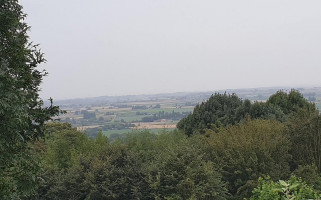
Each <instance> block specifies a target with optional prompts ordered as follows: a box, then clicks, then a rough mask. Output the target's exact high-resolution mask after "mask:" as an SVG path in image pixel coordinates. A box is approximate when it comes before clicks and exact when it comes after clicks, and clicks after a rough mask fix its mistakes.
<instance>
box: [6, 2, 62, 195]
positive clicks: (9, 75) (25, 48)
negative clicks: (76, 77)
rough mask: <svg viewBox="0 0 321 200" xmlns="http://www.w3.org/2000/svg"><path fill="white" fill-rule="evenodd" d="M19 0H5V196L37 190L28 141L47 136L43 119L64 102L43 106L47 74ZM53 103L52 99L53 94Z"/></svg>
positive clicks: (25, 193)
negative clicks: (42, 96)
mask: <svg viewBox="0 0 321 200" xmlns="http://www.w3.org/2000/svg"><path fill="white" fill-rule="evenodd" d="M25 17H26V14H24V13H23V11H22V7H21V6H20V5H19V4H18V1H17V0H5V1H0V24H1V26H0V91H1V93H0V152H1V153H0V196H1V197H3V198H18V197H20V196H25V195H28V194H29V193H30V192H32V191H33V189H34V187H33V185H35V184H33V183H34V182H35V180H36V178H35V168H36V165H37V164H36V163H35V161H34V160H33V159H32V158H31V157H30V154H29V153H28V148H27V142H28V141H32V140H35V139H37V138H40V137H42V136H43V133H44V123H45V122H46V121H48V120H50V119H51V117H53V116H55V115H57V114H58V113H59V108H58V107H56V106H53V105H51V106H50V107H44V106H43V101H42V100H41V99H40V97H39V91H40V87H39V86H40V83H41V81H42V78H43V77H44V76H45V75H46V74H47V73H46V72H45V71H40V70H38V68H37V67H38V66H39V64H41V63H43V62H45V59H44V57H43V54H42V53H41V52H40V51H39V50H38V46H37V45H34V44H33V43H32V42H30V41H29V37H28V34H27V33H28V31H29V29H30V27H29V26H28V25H27V24H26V23H25V22H24V19H25ZM51 103H52V100H51Z"/></svg>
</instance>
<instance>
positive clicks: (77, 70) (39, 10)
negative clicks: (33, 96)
mask: <svg viewBox="0 0 321 200" xmlns="http://www.w3.org/2000/svg"><path fill="white" fill-rule="evenodd" d="M20 3H21V4H22V5H23V7H24V8H23V10H24V12H25V13H26V14H27V15H28V17H27V19H26V22H27V23H28V25H30V26H31V31H30V32H29V36H30V40H31V41H33V42H34V43H38V44H40V48H41V50H42V52H44V53H45V58H46V59H47V63H45V64H43V65H42V66H41V67H42V68H45V69H46V70H47V71H48V72H49V75H48V76H47V77H45V78H44V81H43V83H42V85H41V88H42V91H41V97H42V98H44V99H48V98H49V97H52V98H54V99H70V98H83V97H96V96H107V95H108V96H115V95H116V96H118V95H133V94H156V93H170V92H194V91H215V90H222V89H237V88H258V87H320V86H321V12H320V8H321V1H320V0H309V1H303V0H299V1H298V0H242V1H240V0H220V1H218V0H200V1H196V0H193V1H191V0H91V1H88V0H67V1H66V0H21V1H20Z"/></svg>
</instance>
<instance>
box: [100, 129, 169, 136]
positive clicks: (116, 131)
mask: <svg viewBox="0 0 321 200" xmlns="http://www.w3.org/2000/svg"><path fill="white" fill-rule="evenodd" d="M164 130H166V131H172V130H175V129H174V128H167V129H139V130H133V129H121V130H109V131H102V133H103V134H104V135H105V136H107V137H110V136H111V135H112V134H124V133H125V134H126V133H136V132H141V131H149V132H151V133H155V134H156V133H162V132H163V131H164Z"/></svg>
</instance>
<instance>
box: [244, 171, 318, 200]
mask: <svg viewBox="0 0 321 200" xmlns="http://www.w3.org/2000/svg"><path fill="white" fill-rule="evenodd" d="M282 199H284V200H286V199H288V200H290V199H291V200H292V199H321V195H320V193H318V192H316V191H315V190H314V189H313V188H312V187H311V186H309V185H307V184H306V183H305V182H303V181H302V180H301V179H298V178H296V177H295V176H292V177H291V178H290V179H289V180H288V181H283V180H279V181H277V182H273V181H271V180H270V179H269V178H267V179H262V178H260V179H259V186H258V187H257V188H255V189H254V190H253V195H252V197H251V198H250V200H282Z"/></svg>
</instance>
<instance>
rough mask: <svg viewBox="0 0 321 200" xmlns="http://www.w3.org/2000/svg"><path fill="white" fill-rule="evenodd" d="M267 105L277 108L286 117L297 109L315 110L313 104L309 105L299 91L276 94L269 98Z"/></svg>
mask: <svg viewBox="0 0 321 200" xmlns="http://www.w3.org/2000/svg"><path fill="white" fill-rule="evenodd" d="M267 104H272V105H276V106H278V107H279V108H281V110H282V111H283V113H284V114H286V115H288V114H290V113H293V112H296V111H298V110H299V109H308V110H314V111H315V110H316V108H315V105H314V103H310V102H309V101H308V100H307V99H305V98H304V97H303V95H302V94H301V93H300V92H299V91H297V90H294V89H292V90H291V91H290V92H289V93H286V92H284V91H278V92H276V93H275V94H273V95H271V96H270V98H269V99H268V100H267Z"/></svg>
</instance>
